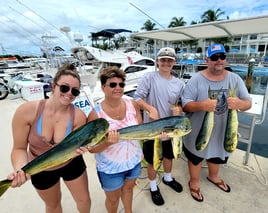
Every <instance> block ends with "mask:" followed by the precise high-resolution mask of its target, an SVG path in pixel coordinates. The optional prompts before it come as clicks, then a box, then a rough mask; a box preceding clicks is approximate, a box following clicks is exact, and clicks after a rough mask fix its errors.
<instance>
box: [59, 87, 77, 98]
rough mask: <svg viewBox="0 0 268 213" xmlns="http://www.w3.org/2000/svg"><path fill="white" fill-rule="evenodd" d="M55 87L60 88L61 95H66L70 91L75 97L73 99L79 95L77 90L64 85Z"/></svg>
mask: <svg viewBox="0 0 268 213" xmlns="http://www.w3.org/2000/svg"><path fill="white" fill-rule="evenodd" d="M56 85H57V86H58V87H59V88H60V91H61V92H62V93H67V92H69V91H70V90H71V93H72V95H73V96H75V97H76V96H78V95H79V94H80V91H79V89H76V88H71V87H69V86H68V85H64V84H62V85H59V84H56Z"/></svg>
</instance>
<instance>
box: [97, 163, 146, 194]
mask: <svg viewBox="0 0 268 213" xmlns="http://www.w3.org/2000/svg"><path fill="white" fill-rule="evenodd" d="M140 174H141V164H140V163H138V164H137V165H136V166H135V167H134V168H133V169H130V170H127V171H124V172H120V173H115V174H106V173H104V172H99V171H98V177H99V181H100V184H101V187H102V188H103V190H104V191H106V192H110V191H115V190H117V189H120V188H121V187H122V186H123V185H124V183H125V180H132V179H137V178H138V177H139V176H140Z"/></svg>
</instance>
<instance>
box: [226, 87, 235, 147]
mask: <svg viewBox="0 0 268 213" xmlns="http://www.w3.org/2000/svg"><path fill="white" fill-rule="evenodd" d="M237 89H238V83H236V85H235V88H234V89H233V90H232V89H231V86H230V84H229V89H228V96H229V97H235V96H236V92H237ZM237 143H238V116H237V110H236V109H229V110H228V116H227V124H226V130H225V137H224V149H225V150H226V151H227V152H233V151H234V150H235V149H236V147H237Z"/></svg>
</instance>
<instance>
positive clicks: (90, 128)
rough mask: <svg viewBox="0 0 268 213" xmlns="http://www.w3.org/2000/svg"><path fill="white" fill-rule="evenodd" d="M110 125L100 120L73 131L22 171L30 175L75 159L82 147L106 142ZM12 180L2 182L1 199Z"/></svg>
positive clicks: (0, 183)
mask: <svg viewBox="0 0 268 213" xmlns="http://www.w3.org/2000/svg"><path fill="white" fill-rule="evenodd" d="M108 128H109V123H108V122H107V121H106V120H105V119H103V118H98V119H96V120H93V121H91V122H88V123H87V124H85V125H83V126H81V127H79V128H77V129H76V130H74V131H72V132H71V133H70V134H69V135H68V136H66V137H65V138H64V139H63V140H62V141H61V142H60V143H59V144H58V145H56V146H54V147H53V148H51V149H50V150H48V151H46V152H44V153H43V154H41V155H39V156H38V157H36V158H35V159H33V160H32V161H30V162H29V163H27V164H26V165H25V166H23V167H22V168H21V169H22V170H23V171H24V172H25V173H27V174H30V175H34V174H37V173H39V172H41V171H44V170H47V169H50V168H52V167H54V166H58V165H60V164H63V163H65V162H67V161H68V160H70V159H72V158H74V157H75V156H76V155H77V154H76V149H78V148H79V147H81V146H85V147H89V146H92V147H94V146H96V145H98V144H100V143H102V142H104V141H105V140H106V135H107V132H108ZM11 183H12V180H8V179H5V180H2V181H0V197H1V196H2V195H3V194H4V193H5V191H6V190H7V189H8V188H9V187H10V186H11Z"/></svg>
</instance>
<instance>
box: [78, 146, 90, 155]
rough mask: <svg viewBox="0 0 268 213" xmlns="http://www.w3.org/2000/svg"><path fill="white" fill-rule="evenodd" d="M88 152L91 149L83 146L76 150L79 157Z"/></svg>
mask: <svg viewBox="0 0 268 213" xmlns="http://www.w3.org/2000/svg"><path fill="white" fill-rule="evenodd" d="M88 151H89V149H88V148H87V147H84V146H81V147H79V149H76V151H75V152H76V154H77V156H78V155H83V154H84V153H86V152H88Z"/></svg>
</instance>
